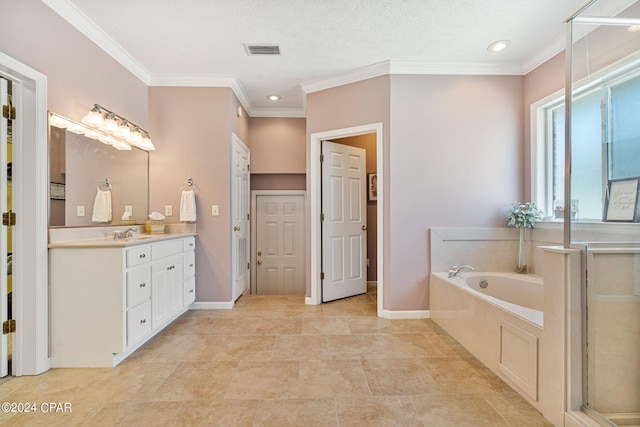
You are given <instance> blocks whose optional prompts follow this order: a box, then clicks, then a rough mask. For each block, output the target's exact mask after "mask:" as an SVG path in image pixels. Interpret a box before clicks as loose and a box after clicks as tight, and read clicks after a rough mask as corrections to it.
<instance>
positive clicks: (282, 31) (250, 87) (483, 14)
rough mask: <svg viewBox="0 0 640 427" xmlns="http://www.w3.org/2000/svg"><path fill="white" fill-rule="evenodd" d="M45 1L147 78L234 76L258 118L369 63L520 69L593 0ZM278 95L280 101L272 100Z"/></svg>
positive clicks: (300, 110)
mask: <svg viewBox="0 0 640 427" xmlns="http://www.w3.org/2000/svg"><path fill="white" fill-rule="evenodd" d="M43 1H44V2H45V3H47V4H48V5H49V6H50V7H52V8H53V9H54V10H56V11H57V12H58V13H60V14H61V15H63V16H64V17H65V18H67V19H68V20H69V21H70V22H72V24H74V25H75V26H76V27H78V28H81V30H83V29H84V32H85V34H87V33H92V32H93V33H94V34H98V35H99V37H97V36H95V37H93V39H94V41H97V42H98V43H99V44H101V45H104V44H105V43H104V40H105V39H106V40H107V41H109V42H110V44H111V46H112V47H111V49H108V48H107V49H106V50H107V51H110V53H112V54H113V55H114V56H116V57H117V59H119V60H121V62H127V63H128V64H129V69H132V70H133V71H134V72H135V73H136V74H137V75H138V76H139V77H140V78H141V79H143V80H144V81H146V82H147V83H149V84H165V85H166V84H176V85H178V84H188V82H190V81H191V82H199V83H200V84H209V83H210V84H215V82H219V81H225V79H226V81H233V82H234V84H235V86H236V88H235V89H236V93H240V94H241V95H242V96H240V98H241V101H242V102H243V104H245V107H247V109H248V110H249V112H250V113H253V115H269V114H268V113H265V112H266V111H268V110H267V109H270V110H272V109H275V110H273V111H276V112H278V111H279V112H280V113H281V114H278V113H276V114H274V115H296V114H300V115H303V114H304V90H303V86H304V87H305V88H306V89H307V91H309V87H311V86H310V84H318V82H322V81H325V80H326V81H330V80H331V79H332V78H336V77H337V76H349V75H350V74H357V70H361V69H362V67H369V66H371V65H372V64H380V63H383V64H387V66H388V67H389V68H393V69H395V68H398V69H400V70H402V67H404V69H405V70H409V71H405V72H411V71H410V70H412V69H413V70H418V71H416V72H420V71H419V70H429V69H432V70H433V69H435V70H439V71H441V72H444V73H455V72H465V70H466V72H473V70H482V69H484V70H492V71H491V72H494V73H504V74H523V73H525V72H527V71H530V70H531V69H532V68H534V67H535V66H537V65H539V64H540V63H541V62H542V61H544V60H546V59H548V58H549V57H550V56H551V55H553V54H555V53H557V52H559V51H560V50H561V49H562V48H563V47H564V25H563V20H564V19H566V18H567V17H568V16H569V15H571V14H572V13H573V12H575V11H576V10H577V9H579V8H580V7H581V6H582V5H584V4H585V0H109V1H105V0H43ZM603 1H606V0H603ZM616 1H617V0H616ZM609 2H611V0H609ZM619 2H620V1H618V3H619ZM627 3H628V1H627ZM74 6H75V7H74ZM81 21H84V22H81ZM96 27H98V28H97V29H96ZM100 30H102V31H100ZM103 32H104V33H103ZM105 35H106V37H105ZM109 39H110V40H109ZM501 39H508V40H510V41H511V47H510V48H509V49H507V50H506V51H504V52H502V53H500V54H496V53H490V52H488V51H487V46H488V45H489V44H490V43H492V42H494V41H496V40H501ZM114 42H115V43H114ZM245 43H255V44H260V43H274V44H279V45H280V47H281V50H282V54H281V55H279V56H247V54H246V51H245V49H244V46H243V44H245ZM107 44H109V43H107ZM127 54H128V55H127ZM118 57H121V58H118ZM122 58H124V59H122ZM131 64H133V66H132V65H131ZM388 64H390V65H388ZM398 64H401V65H402V67H400V66H398ZM408 64H410V66H409V65H408ZM400 72H402V71H400ZM301 84H303V86H301ZM305 84H306V86H305ZM270 93H277V94H279V95H281V96H282V100H280V101H278V102H277V103H274V102H272V101H268V100H267V99H266V96H267V94H270Z"/></svg>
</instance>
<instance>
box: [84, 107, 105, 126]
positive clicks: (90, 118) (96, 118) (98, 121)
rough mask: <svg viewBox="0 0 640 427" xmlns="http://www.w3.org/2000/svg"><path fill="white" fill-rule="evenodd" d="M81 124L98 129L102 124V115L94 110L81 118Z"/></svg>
mask: <svg viewBox="0 0 640 427" xmlns="http://www.w3.org/2000/svg"><path fill="white" fill-rule="evenodd" d="M82 123H84V124H85V125H89V126H93V127H96V128H100V127H101V126H102V124H103V123H104V119H103V118H102V113H101V112H100V111H99V110H97V109H96V108H94V109H93V110H91V111H89V113H87V115H86V116H84V117H83V118H82Z"/></svg>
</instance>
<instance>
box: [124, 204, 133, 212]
mask: <svg viewBox="0 0 640 427" xmlns="http://www.w3.org/2000/svg"><path fill="white" fill-rule="evenodd" d="M124 213H133V206H131V205H124Z"/></svg>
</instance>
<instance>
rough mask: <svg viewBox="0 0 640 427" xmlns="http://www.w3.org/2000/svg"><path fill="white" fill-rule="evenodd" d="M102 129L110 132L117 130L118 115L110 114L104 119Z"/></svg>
mask: <svg viewBox="0 0 640 427" xmlns="http://www.w3.org/2000/svg"><path fill="white" fill-rule="evenodd" d="M100 129H101V130H104V131H105V132H109V133H113V132H115V130H116V129H118V122H116V116H115V115H113V114H110V115H109V116H107V118H106V119H104V122H103V123H102V127H101V128H100Z"/></svg>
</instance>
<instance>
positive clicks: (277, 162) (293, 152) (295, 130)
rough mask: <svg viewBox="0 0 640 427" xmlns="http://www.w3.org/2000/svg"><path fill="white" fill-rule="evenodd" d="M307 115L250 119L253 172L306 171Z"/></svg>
mask: <svg viewBox="0 0 640 427" xmlns="http://www.w3.org/2000/svg"><path fill="white" fill-rule="evenodd" d="M306 123H307V121H306V119H298V118H270V117H269V118H266V117H252V118H250V119H249V132H250V136H249V142H250V143H251V173H252V174H268V173H276V174H301V173H302V174H303V173H305V172H306V163H305V154H306V144H305V141H306V136H307V135H306Z"/></svg>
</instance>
